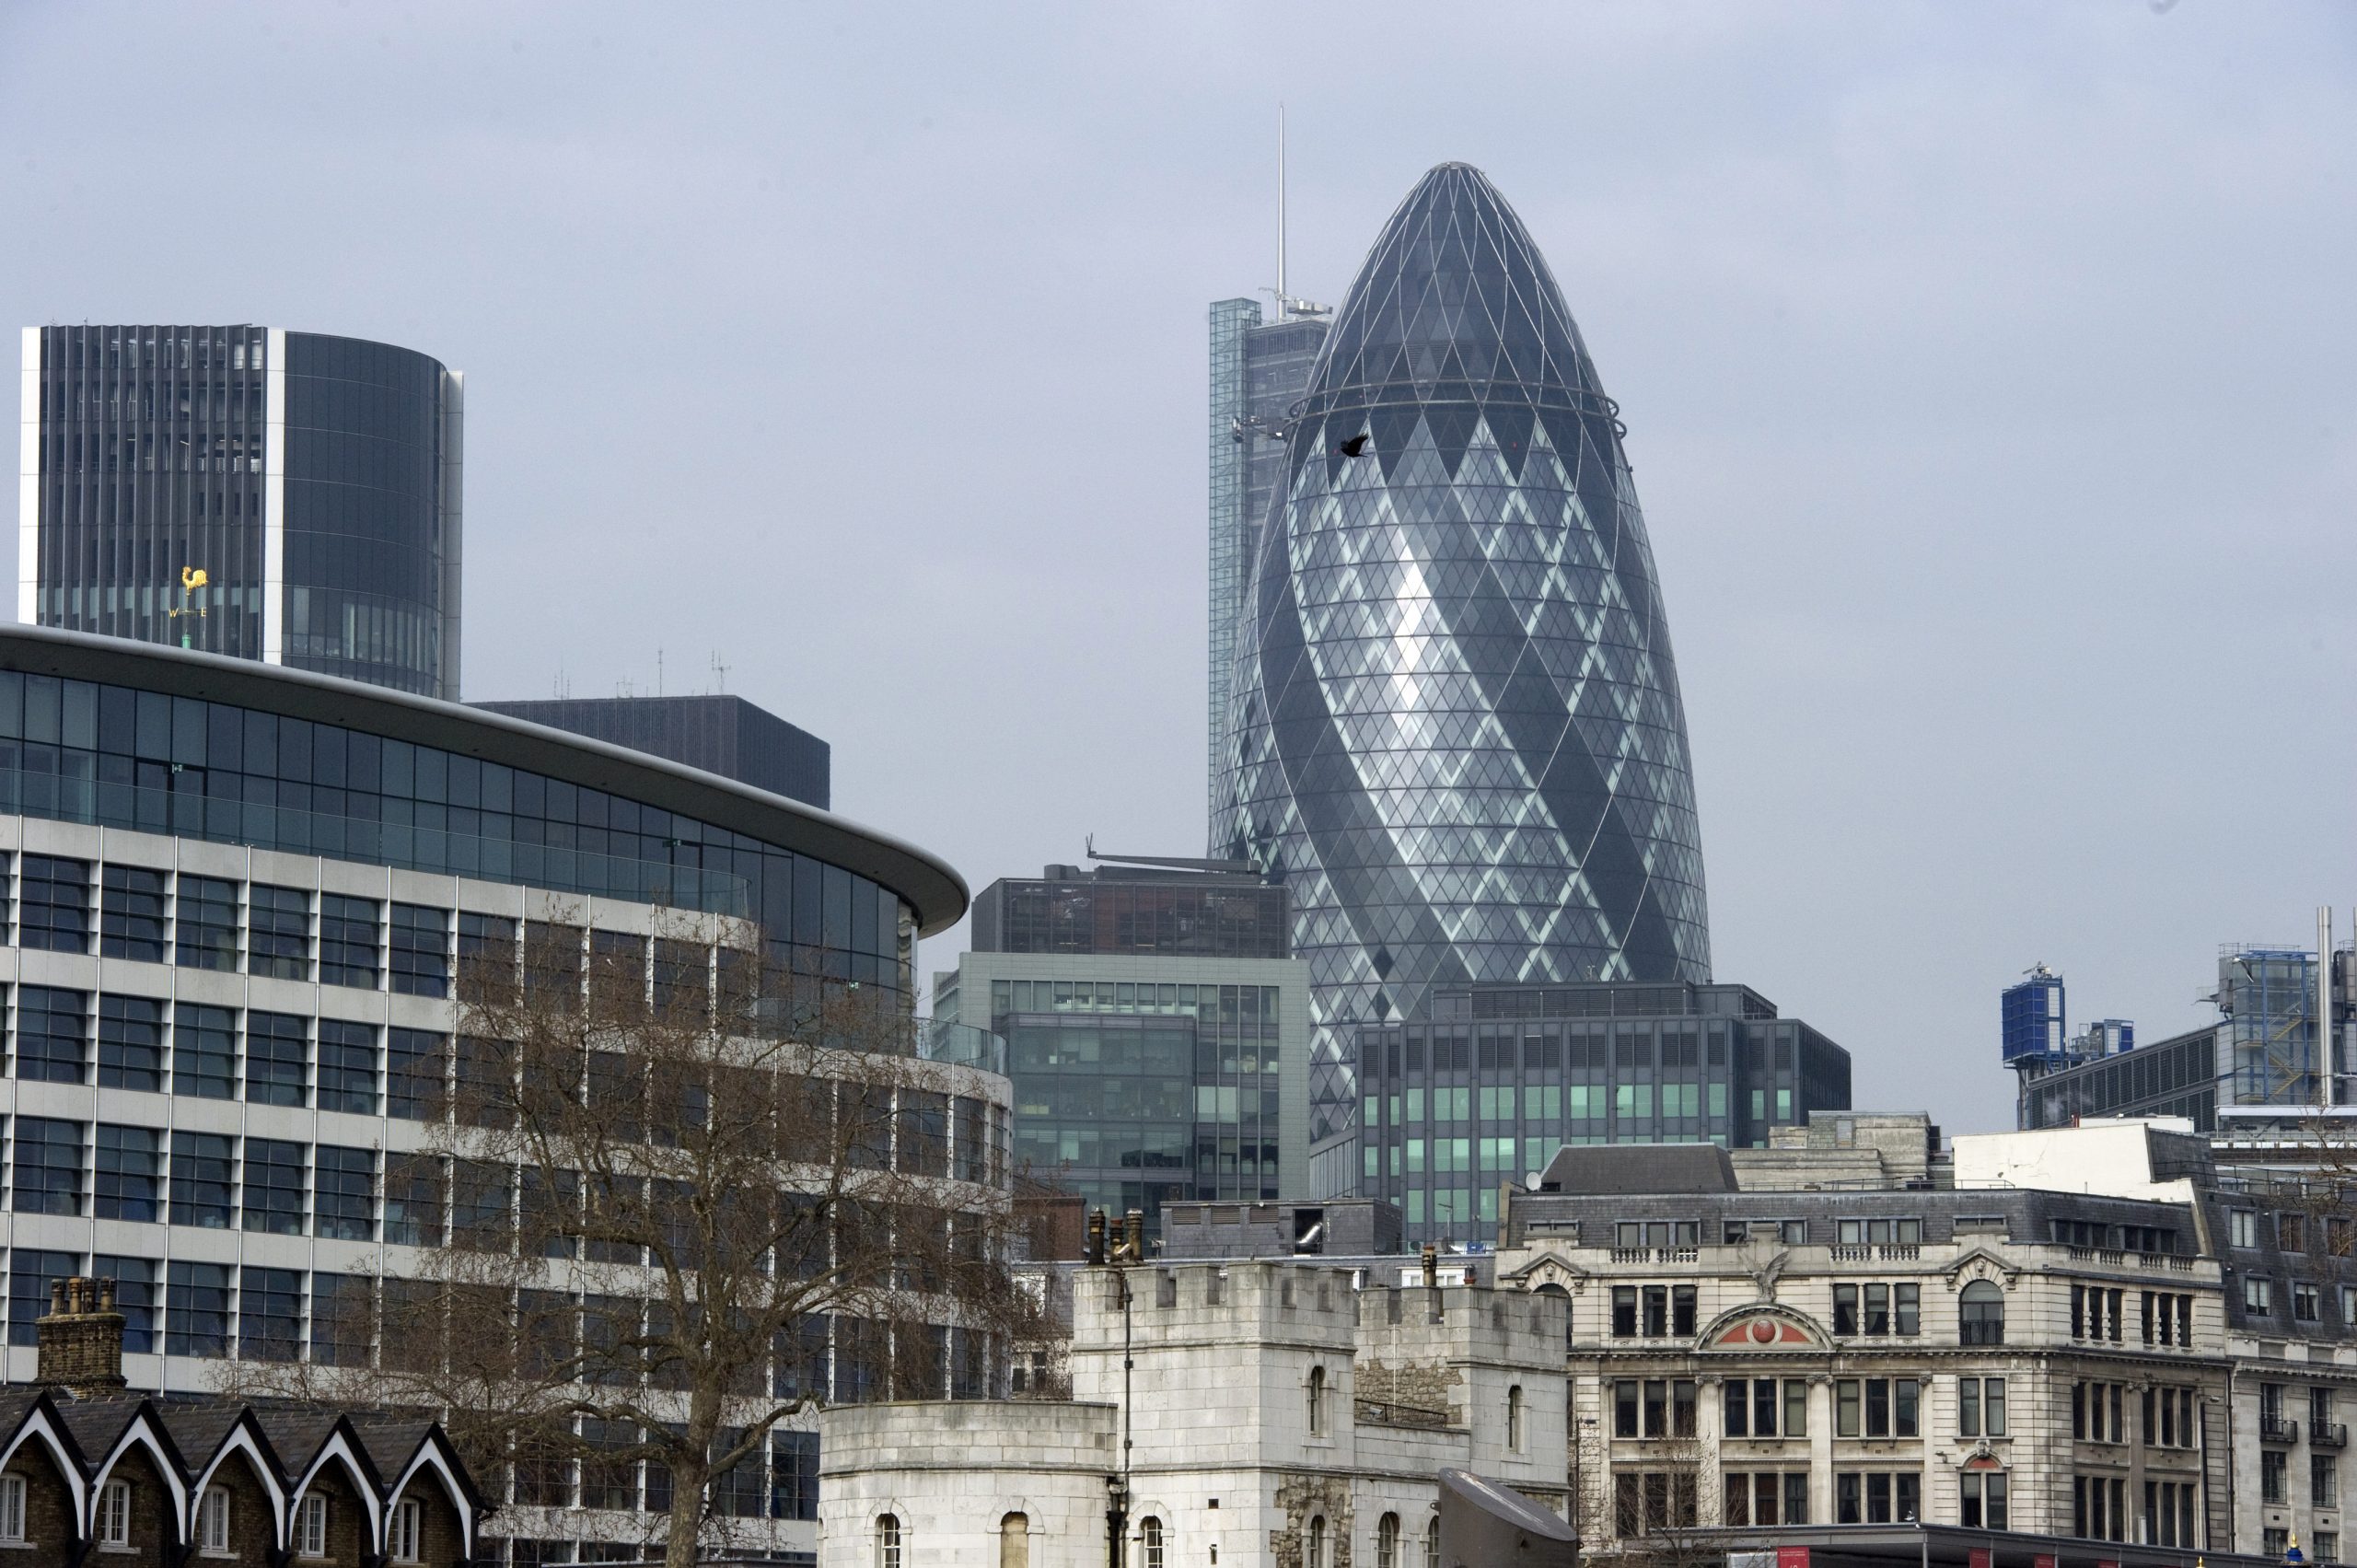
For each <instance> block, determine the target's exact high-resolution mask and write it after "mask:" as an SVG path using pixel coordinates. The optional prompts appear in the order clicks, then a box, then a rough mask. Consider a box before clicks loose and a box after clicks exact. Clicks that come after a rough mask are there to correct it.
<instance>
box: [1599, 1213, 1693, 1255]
mask: <svg viewBox="0 0 2357 1568" xmlns="http://www.w3.org/2000/svg"><path fill="white" fill-rule="evenodd" d="M1701 1241H1702V1222H1701V1220H1621V1221H1620V1222H1619V1223H1618V1224H1616V1225H1613V1227H1612V1245H1613V1246H1615V1247H1618V1248H1622V1249H1628V1248H1635V1247H1698V1246H1700V1245H1701Z"/></svg>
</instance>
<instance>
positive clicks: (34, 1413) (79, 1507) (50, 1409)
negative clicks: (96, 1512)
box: [0, 1393, 89, 1519]
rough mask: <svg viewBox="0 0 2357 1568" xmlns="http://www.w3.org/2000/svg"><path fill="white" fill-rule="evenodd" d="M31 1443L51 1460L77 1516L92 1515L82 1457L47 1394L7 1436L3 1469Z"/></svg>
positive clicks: (0, 1452) (1, 1450)
mask: <svg viewBox="0 0 2357 1568" xmlns="http://www.w3.org/2000/svg"><path fill="white" fill-rule="evenodd" d="M28 1443H30V1444H32V1445H33V1446H36V1447H37V1448H39V1449H41V1451H42V1452H43V1453H45V1454H47V1455H48V1456H49V1459H50V1463H51V1464H52V1466H54V1467H55V1468H56V1470H57V1473H58V1475H59V1476H60V1477H62V1478H63V1479H64V1482H65V1495H66V1499H67V1501H68V1502H70V1503H71V1504H73V1507H74V1516H75V1518H77V1519H79V1518H83V1517H85V1516H87V1514H88V1512H89V1487H88V1485H87V1482H86V1481H85V1478H84V1476H83V1471H82V1461H81V1456H80V1455H79V1453H77V1452H76V1450H75V1446H74V1440H73V1436H72V1434H69V1433H68V1432H67V1431H66V1430H65V1426H64V1423H62V1422H60V1421H59V1420H58V1419H57V1411H56V1409H55V1407H54V1406H52V1404H51V1403H50V1402H49V1396H48V1395H47V1394H46V1393H44V1394H42V1395H41V1397H40V1398H39V1399H37V1400H34V1401H33V1402H32V1403H31V1404H29V1405H28V1406H26V1407H25V1413H24V1415H23V1417H22V1418H21V1419H20V1420H18V1422H17V1428H16V1430H15V1431H13V1432H11V1433H9V1434H8V1437H7V1441H6V1443H5V1444H0V1469H7V1467H8V1466H9V1465H10V1464H11V1463H12V1462H13V1461H14V1460H15V1459H16V1458H17V1452H18V1451H19V1450H20V1449H22V1448H23V1447H24V1446H25V1445H26V1444H28Z"/></svg>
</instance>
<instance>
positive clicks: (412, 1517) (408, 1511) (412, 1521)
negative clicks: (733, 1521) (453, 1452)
mask: <svg viewBox="0 0 2357 1568" xmlns="http://www.w3.org/2000/svg"><path fill="white" fill-rule="evenodd" d="M667 1506H668V1504H667ZM388 1534H389V1538H390V1539H389V1540H388V1542H387V1544H388V1545H389V1546H390V1547H391V1548H392V1549H393V1550H392V1554H391V1555H392V1559H393V1561H394V1562H424V1561H425V1507H424V1504H421V1503H419V1502H418V1500H417V1499H416V1498H414V1497H404V1498H402V1499H401V1502H400V1503H398V1504H395V1505H394V1507H393V1517H392V1521H391V1528H390V1530H389V1532H388ZM899 1561H900V1560H899V1558H898V1557H897V1556H895V1558H894V1559H893V1568H898V1565H899Z"/></svg>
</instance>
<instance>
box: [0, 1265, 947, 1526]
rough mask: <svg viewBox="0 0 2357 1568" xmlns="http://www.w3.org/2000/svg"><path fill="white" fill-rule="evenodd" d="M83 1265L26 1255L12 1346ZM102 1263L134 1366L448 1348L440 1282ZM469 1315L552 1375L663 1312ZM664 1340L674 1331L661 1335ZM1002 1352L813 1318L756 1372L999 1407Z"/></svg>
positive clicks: (661, 1384) (840, 1392)
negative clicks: (159, 1358) (499, 1327)
mask: <svg viewBox="0 0 2357 1568" xmlns="http://www.w3.org/2000/svg"><path fill="white" fill-rule="evenodd" d="M81 1258H82V1255H81V1254H78V1253H74V1252H62V1251H48V1250H37V1249H32V1248H25V1247H20V1248H17V1249H16V1250H15V1251H14V1252H13V1253H12V1254H11V1255H10V1256H9V1259H8V1265H9V1266H8V1324H7V1329H8V1342H9V1343H11V1344H16V1345H29V1344H33V1343H36V1342H37V1331H36V1330H35V1327H34V1325H35V1323H36V1322H37V1320H38V1319H39V1318H40V1317H41V1315H43V1314H45V1313H46V1312H47V1311H48V1310H49V1307H50V1291H51V1287H52V1284H53V1283H55V1282H57V1281H59V1280H63V1279H66V1278H69V1277H71V1276H72V1275H74V1274H75V1273H77V1272H84V1271H82V1269H81V1267H80V1263H81ZM90 1263H91V1265H92V1267H93V1268H94V1269H95V1270H96V1271H97V1272H99V1274H100V1275H101V1276H102V1277H105V1278H109V1279H111V1280H113V1281H114V1282H115V1308H116V1310H117V1311H118V1312H120V1313H121V1314H122V1318H123V1350H124V1353H126V1354H134V1355H148V1354H156V1353H162V1354H165V1355H180V1356H206V1357H216V1358H225V1359H234V1360H238V1361H250V1362H262V1363H279V1364H289V1363H295V1362H298V1361H307V1362H309V1363H311V1364H312V1365H319V1366H344V1367H356V1366H367V1365H382V1366H385V1367H388V1368H396V1367H400V1368H406V1369H408V1370H412V1371H414V1370H421V1369H422V1368H421V1367H420V1366H419V1365H417V1363H416V1355H417V1353H416V1351H415V1350H414V1348H413V1347H414V1345H415V1344H416V1343H418V1342H431V1341H432V1340H434V1339H435V1336H432V1335H417V1334H408V1333H404V1332H402V1331H401V1328H400V1325H401V1324H404V1323H407V1322H408V1321H409V1320H410V1318H412V1316H415V1315H417V1314H421V1313H424V1312H429V1311H435V1310H437V1309H436V1308H435V1306H434V1303H435V1295H436V1293H437V1292H440V1291H442V1290H444V1289H446V1288H452V1287H446V1286H444V1285H442V1284H440V1283H435V1282H432V1281H420V1280H409V1279H402V1278H400V1277H389V1278H386V1279H383V1280H378V1279H377V1278H374V1277H372V1276H370V1275H367V1274H343V1273H331V1272H326V1271H323V1270H322V1271H316V1272H307V1271H304V1270H301V1269H284V1268H274V1267H266V1266H263V1265H261V1264H254V1263H244V1264H237V1263H208V1262H201V1261H195V1260H187V1259H174V1260H169V1261H159V1260H155V1259H151V1258H134V1257H109V1256H106V1255H104V1254H99V1255H98V1256H96V1257H94V1258H92V1259H91V1260H90ZM159 1287H160V1288H159ZM455 1288H458V1289H460V1290H463V1289H464V1288H465V1287H455ZM468 1307H469V1309H470V1310H481V1311H484V1312H488V1313H490V1314H492V1317H491V1318H490V1321H493V1322H495V1323H504V1324H505V1327H506V1331H507V1332H508V1333H509V1334H510V1335H511V1336H512V1338H513V1339H514V1343H513V1344H512V1345H511V1346H510V1347H509V1349H510V1350H511V1351H512V1352H513V1353H515V1354H517V1355H518V1356H522V1357H524V1358H526V1359H527V1360H531V1359H533V1358H540V1359H541V1360H542V1361H544V1362H546V1363H548V1364H549V1365H556V1364H558V1363H560V1362H562V1361H563V1360H565V1359H569V1358H571V1357H573V1356H574V1355H576V1354H577V1353H579V1352H580V1349H581V1346H582V1345H583V1344H584V1343H587V1344H589V1345H592V1346H596V1345H615V1344H624V1343H628V1342H631V1341H633V1340H634V1339H636V1338H638V1337H639V1336H640V1335H642V1334H643V1333H644V1332H646V1331H647V1315H648V1314H650V1313H652V1314H657V1315H659V1314H660V1313H661V1312H662V1311H663V1310H664V1308H663V1307H662V1306H661V1304H660V1303H659V1302H656V1303H652V1304H649V1303H646V1302H642V1301H639V1300H635V1299H633V1298H631V1297H628V1296H613V1295H586V1296H585V1295H572V1294H567V1293H564V1292H554V1291H532V1290H528V1291H525V1292H523V1293H522V1295H521V1297H520V1298H519V1297H517V1296H515V1295H510V1294H508V1293H506V1292H505V1291H503V1290H497V1289H493V1291H492V1292H491V1295H490V1297H489V1298H486V1299H485V1300H483V1301H481V1302H470V1303H469V1304H468ZM656 1331H657V1332H660V1331H661V1326H660V1324H659V1323H658V1324H656ZM991 1350H992V1346H991V1341H990V1337H989V1336H988V1335H987V1334H986V1333H984V1332H982V1331H981V1330H970V1329H962V1328H952V1327H949V1326H947V1325H945V1324H939V1323H923V1324H919V1323H901V1324H894V1323H887V1322H884V1321H882V1320H880V1319H873V1318H854V1317H850V1316H843V1315H829V1314H823V1313H814V1314H812V1315H810V1316H809V1317H807V1318H804V1319H803V1321H802V1325H801V1328H800V1330H799V1331H798V1332H797V1333H795V1334H792V1335H787V1334H780V1335H779V1336H778V1338H777V1341H776V1343H775V1344H774V1345H773V1346H772V1353H771V1355H770V1356H769V1357H768V1358H767V1361H766V1363H765V1364H763V1365H757V1366H755V1367H752V1368H749V1371H750V1372H752V1373H753V1374H754V1375H756V1376H757V1377H758V1379H759V1380H760V1382H761V1384H763V1385H765V1386H766V1387H767V1388H769V1389H770V1391H771V1393H772V1396H773V1397H775V1398H777V1399H780V1400H797V1399H805V1398H807V1399H809V1400H814V1401H817V1402H820V1403H834V1404H860V1403H869V1402H874V1401H877V1400H938V1399H943V1398H948V1399H952V1400H981V1399H989V1398H991V1397H993V1395H992V1388H993V1357H992V1354H991ZM651 1359H652V1357H651V1353H650V1362H651ZM673 1372H674V1369H673V1368H672V1367H670V1366H669V1365H648V1366H647V1367H646V1368H644V1370H640V1371H636V1372H633V1374H632V1375H631V1376H629V1377H624V1376H621V1374H620V1373H619V1372H618V1371H613V1370H604V1369H601V1370H600V1372H599V1376H598V1381H599V1382H600V1383H601V1384H603V1385H609V1386H615V1387H621V1386H629V1385H634V1384H636V1383H639V1382H644V1384H645V1386H646V1387H648V1388H655V1389H658V1390H666V1391H680V1390H683V1389H684V1388H685V1385H684V1383H683V1382H682V1381H681V1380H680V1378H679V1376H674V1375H673ZM583 1506H591V1507H594V1506H605V1504H583Z"/></svg>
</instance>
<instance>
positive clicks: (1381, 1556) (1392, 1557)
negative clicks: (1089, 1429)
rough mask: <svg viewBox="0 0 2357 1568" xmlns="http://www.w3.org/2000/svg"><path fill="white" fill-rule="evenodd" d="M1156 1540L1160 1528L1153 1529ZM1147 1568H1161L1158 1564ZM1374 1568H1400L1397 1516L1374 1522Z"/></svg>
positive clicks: (1393, 1515)
mask: <svg viewBox="0 0 2357 1568" xmlns="http://www.w3.org/2000/svg"><path fill="white" fill-rule="evenodd" d="M1160 1535H1161V1530H1160V1527H1158V1526H1157V1527H1156V1528H1155V1536H1156V1538H1157V1540H1158V1539H1159V1537H1160ZM1149 1568H1162V1565H1161V1564H1160V1563H1158V1562H1156V1563H1153V1564H1150V1565H1149ZM1375 1568H1401V1564H1400V1562H1399V1515H1397V1514H1386V1515H1385V1516H1383V1517H1381V1518H1380V1519H1377V1520H1376V1522H1375Z"/></svg>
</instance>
